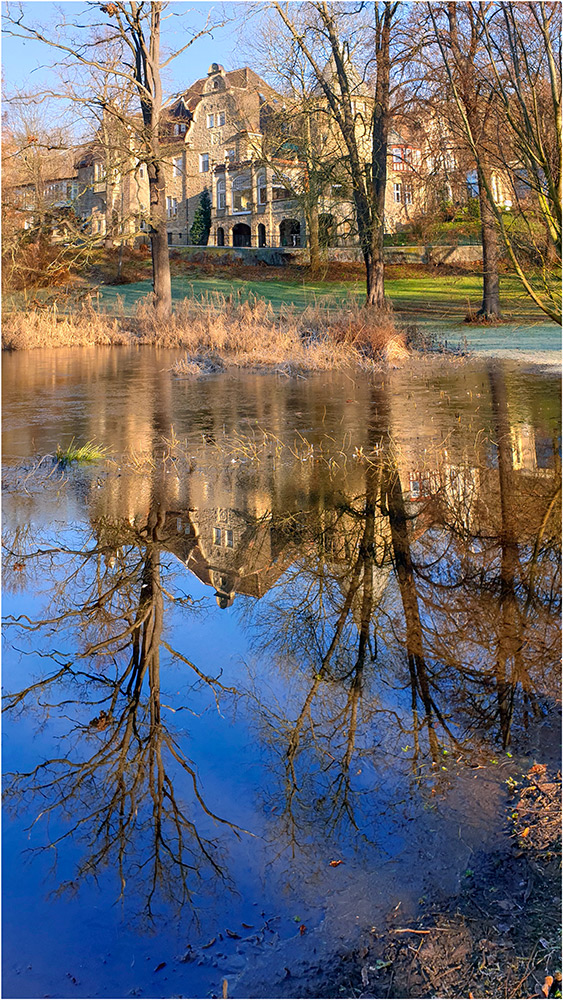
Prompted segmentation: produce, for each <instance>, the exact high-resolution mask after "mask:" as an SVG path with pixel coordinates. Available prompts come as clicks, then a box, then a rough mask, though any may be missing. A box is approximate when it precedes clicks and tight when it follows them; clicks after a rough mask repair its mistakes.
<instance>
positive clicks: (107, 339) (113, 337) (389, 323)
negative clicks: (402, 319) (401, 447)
mask: <svg viewBox="0 0 563 1000" xmlns="http://www.w3.org/2000/svg"><path fill="white" fill-rule="evenodd" d="M128 343H134V344H148V345H153V346H156V347H163V348H184V349H185V350H186V352H187V356H186V357H185V358H184V359H182V360H181V361H180V362H179V363H177V365H176V371H177V373H178V374H180V375H185V376H189V375H193V376H197V375H200V374H208V373H210V372H211V371H213V370H220V369H221V367H222V366H224V365H236V366H238V367H252V368H257V369H261V368H263V369H271V368H272V367H273V368H276V369H279V370H281V371H285V372H286V373H287V374H291V373H292V372H294V371H299V370H300V369H303V370H311V369H318V370H329V369H335V368H349V367H360V368H363V369H368V370H369V369H370V368H375V367H377V366H378V364H379V363H380V362H381V360H382V359H384V358H385V356H386V351H387V348H388V346H389V345H390V344H391V343H394V344H397V343H399V344H401V345H402V347H403V349H404V348H405V338H404V336H403V334H402V333H401V332H400V331H398V330H397V329H396V328H395V326H394V324H393V319H392V315H391V313H385V314H383V315H382V314H380V313H377V312H375V311H373V310H366V309H365V308H362V307H361V306H360V305H359V304H358V302H357V301H356V300H355V299H352V300H350V301H349V302H346V303H345V304H344V305H342V304H338V303H337V302H331V301H326V300H325V301H324V302H323V304H322V305H311V306H308V307H307V308H305V309H298V308H296V307H294V306H292V305H287V306H286V305H282V307H281V308H280V309H279V311H277V312H274V310H273V308H272V305H271V303H269V302H267V301H266V300H264V299H261V298H257V297H254V296H249V297H248V298H247V299H241V298H240V297H238V296H233V297H231V296H224V295H221V294H218V293H210V294H209V295H207V296H205V297H204V298H203V299H195V298H186V299H184V300H183V301H182V302H180V303H178V304H177V305H176V307H175V309H174V311H173V313H172V315H171V316H170V317H169V319H167V320H166V321H165V322H164V323H163V322H162V320H160V319H158V318H157V316H156V314H155V310H154V308H153V305H152V301H151V298H150V296H149V297H147V298H146V299H142V300H141V301H140V302H139V303H138V304H137V306H136V309H135V311H134V314H133V316H130V317H125V316H124V315H120V316H117V317H116V316H113V317H112V316H109V315H107V314H105V313H103V312H100V311H97V310H96V309H94V308H93V307H92V306H91V305H87V306H84V307H83V308H82V309H80V310H77V311H76V312H74V313H72V314H69V315H65V316H60V315H58V314H57V313H56V309H55V310H53V309H50V310H43V311H37V310H35V311H31V312H27V313H23V312H18V313H12V314H11V315H9V316H8V317H7V318H6V320H5V322H4V328H3V346H4V348H7V349H12V350H22V349H25V348H31V347H63V346H64V347H66V346H71V345H73V344H74V345H76V346H85V345H97V344H128Z"/></svg>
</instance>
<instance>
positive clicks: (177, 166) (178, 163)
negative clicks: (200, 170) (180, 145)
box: [172, 156, 184, 177]
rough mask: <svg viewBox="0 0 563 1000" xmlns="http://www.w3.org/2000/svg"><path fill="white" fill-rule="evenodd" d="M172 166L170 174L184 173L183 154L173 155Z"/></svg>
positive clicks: (179, 175)
mask: <svg viewBox="0 0 563 1000" xmlns="http://www.w3.org/2000/svg"><path fill="white" fill-rule="evenodd" d="M172 168H173V169H172V176H173V177H181V176H182V174H183V173H184V157H183V156H175V157H174V159H173V161H172Z"/></svg>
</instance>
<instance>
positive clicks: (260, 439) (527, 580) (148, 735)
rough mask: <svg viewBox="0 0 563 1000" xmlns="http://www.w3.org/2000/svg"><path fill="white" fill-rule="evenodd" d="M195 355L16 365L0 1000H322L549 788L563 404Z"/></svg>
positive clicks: (487, 372)
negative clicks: (224, 371) (78, 460)
mask: <svg viewBox="0 0 563 1000" xmlns="http://www.w3.org/2000/svg"><path fill="white" fill-rule="evenodd" d="M175 356H176V355H175V354H174V352H169V351H155V350H153V349H149V348H146V349H129V348H112V349H107V350H106V349H92V350H74V351H64V350H58V351H55V352H49V351H45V352H42V351H34V352H32V353H31V352H30V353H25V352H22V353H21V354H13V355H8V356H6V357H5V359H4V366H3V367H4V371H3V375H4V442H3V462H4V563H3V569H4V652H3V665H4V666H3V674H4V693H5V706H4V711H5V714H4V728H3V734H4V742H3V754H4V773H5V777H4V790H5V796H6V798H5V823H4V837H3V840H4V921H3V930H4V961H3V975H4V990H3V995H4V996H5V997H43V996H57V997H128V996H147V997H159V996H162V997H170V996H190V997H208V996H209V997H211V996H222V995H225V994H224V991H225V992H226V991H228V996H229V997H284V996H288V997H289V996H315V995H317V996H318V995H319V993H315V992H314V990H315V983H317V982H318V981H319V978H322V975H324V974H326V970H327V969H328V968H330V967H332V966H333V965H337V963H338V960H339V956H341V955H343V954H345V953H346V952H347V951H349V950H350V949H351V948H353V947H354V946H355V943H356V942H357V940H358V938H359V936H360V934H361V933H362V932H364V931H365V930H366V928H371V927H374V928H379V929H384V928H385V926H386V920H387V919H388V915H389V913H391V912H392V911H394V910H395V911H397V910H398V909H399V908H400V913H401V921H402V922H403V923H404V925H405V926H408V923H409V921H410V920H413V919H414V917H415V915H416V913H417V912H418V909H419V908H420V906H421V905H422V903H423V902H424V900H425V899H428V898H434V897H435V896H436V895H437V894H438V895H439V894H448V893H450V892H453V891H454V890H455V889H456V887H457V886H458V885H459V881H460V878H461V877H462V873H463V872H464V870H466V869H467V868H468V864H469V863H470V859H471V857H472V855H474V852H476V851H477V850H487V849H489V848H490V849H491V850H492V849H494V848H496V847H498V846H499V845H502V844H504V843H506V842H507V840H508V839H509V837H510V835H511V833H512V832H513V831H511V830H510V829H509V826H507V819H508V816H509V812H510V802H509V797H508V792H507V784H510V782H511V781H513V782H517V781H518V780H519V779H520V778H521V776H522V774H523V772H524V771H525V769H526V768H529V767H530V766H531V765H532V764H533V763H534V761H536V760H540V761H542V762H545V761H548V762H549V761H551V762H555V766H556V764H557V757H558V750H559V746H560V737H559V735H558V734H559V728H558V727H559V721H558V720H559V714H558V709H557V707H556V706H557V705H558V704H559V696H560V690H559V685H560V680H559V651H560V619H559V584H560V576H559V566H560V519H559V518H560V515H559V508H560V487H559V482H560V457H559V455H560V452H559V442H560V392H559V379H558V378H557V377H556V376H555V375H554V374H553V373H552V372H550V371H544V372H542V371H541V370H540V369H537V368H530V369H526V368H524V367H523V366H518V365H517V364H516V363H515V362H512V361H500V360H496V361H491V360H488V361H487V360H485V359H477V360H467V359H464V360H463V361H459V362H455V361H452V362H444V361H441V362H438V363H436V364H434V363H423V362H421V363H420V364H418V365H417V366H414V367H412V369H411V368H404V369H397V370H391V371H389V372H386V373H385V374H382V375H380V376H376V377H370V378H368V377H352V376H350V375H344V374H326V373H323V374H319V375H315V376H311V377H309V378H307V379H294V380H290V379H286V378H280V377H279V376H276V375H268V376H264V375H260V376H259V375H251V374H236V375H232V376H230V375H219V376H214V377H211V378H208V379H204V380H199V381H196V380H190V379H184V380H182V379H178V378H176V377H175V376H173V375H172V373H171V371H170V368H171V364H172V361H173V360H174V357H175ZM73 439H74V440H75V441H76V442H77V443H81V444H83V443H85V442H89V441H94V442H95V443H96V444H98V445H100V446H103V447H104V448H105V449H106V455H105V458H104V459H103V460H100V461H97V462H95V463H92V464H89V465H80V466H72V465H71V466H69V467H67V468H66V469H63V468H61V467H60V466H58V465H56V464H55V463H54V461H53V459H52V457H51V456H52V455H53V454H54V453H55V451H56V449H57V446H58V445H60V446H61V447H62V448H65V447H66V446H67V445H68V444H69V443H70V442H71V441H72V440H73ZM225 981H226V982H225Z"/></svg>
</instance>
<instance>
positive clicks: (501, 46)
mask: <svg viewBox="0 0 563 1000" xmlns="http://www.w3.org/2000/svg"><path fill="white" fill-rule="evenodd" d="M446 7H447V11H446V16H447V23H448V29H447V30H446V31H444V29H443V27H442V26H441V24H440V15H441V13H442V8H440V7H439V6H438V5H435V4H428V9H429V11H430V16H431V18H432V22H433V25H434V31H435V38H436V41H437V44H438V46H439V49H440V53H441V56H442V59H443V63H444V66H445V69H446V72H447V76H448V80H449V83H450V86H451V88H452V93H453V96H454V99H455V102H456V105H457V108H458V111H459V113H460V117H461V120H462V123H463V128H464V132H465V136H466V139H467V142H468V144H469V146H470V148H471V150H472V152H473V155H474V158H475V162H476V164H477V172H478V178H479V198H480V206H481V218H482V221H483V222H484V224H485V225H484V228H483V254H484V271H485V281H486V280H487V270H489V271H490V270H491V264H490V262H489V261H488V257H489V256H491V260H492V259H493V258H494V255H495V253H496V252H497V251H496V249H495V242H496V237H495V236H494V230H495V229H496V230H498V232H499V233H500V237H501V241H502V243H503V245H504V247H505V249H506V251H507V253H508V257H509V259H510V261H511V263H512V265H513V267H514V269H515V271H516V274H517V276H518V278H519V279H520V281H521V283H522V285H523V287H524V289H525V291H526V293H527V294H528V295H529V297H530V298H531V299H532V300H533V301H534V302H535V303H536V305H537V306H539V308H540V309H542V311H543V312H545V313H546V315H548V316H549V317H550V318H551V319H553V320H554V321H555V322H558V323H560V322H561V296H560V281H559V278H558V275H557V273H556V271H557V269H556V268H554V267H553V263H554V262H553V254H552V253H549V254H548V255H547V257H544V259H543V260H541V261H540V265H541V266H540V270H541V274H540V278H541V283H540V287H539V288H538V287H537V285H536V284H535V283H534V281H533V279H532V278H530V275H529V270H528V265H529V259H528V261H523V260H522V259H521V257H520V255H519V253H518V250H519V243H520V240H521V235H519V232H518V228H516V229H514V228H513V229H511V227H510V226H509V225H508V223H507V219H506V217H505V214H504V212H503V208H502V206H500V205H499V204H498V198H497V197H496V193H495V190H494V185H493V178H492V167H493V166H494V165H495V163H496V164H497V165H498V166H499V167H500V168H501V170H502V172H503V173H504V175H505V176H506V177H508V178H510V179H511V184H512V190H513V200H514V204H515V206H516V207H517V206H518V203H519V201H520V199H521V194H520V191H519V189H521V188H522V187H525V188H527V191H528V194H529V195H530V196H532V197H531V198H524V201H523V204H522V208H521V211H520V213H519V216H520V219H521V221H522V222H523V224H524V226H525V227H526V228H527V230H528V234H529V237H530V238H529V241H528V247H530V245H531V246H532V247H534V246H536V248H537V239H536V236H535V234H534V226H535V225H537V220H536V219H535V218H534V216H535V214H536V208H537V210H538V214H539V217H540V218H541V219H542V220H543V223H544V226H545V232H546V233H547V237H548V242H550V243H551V247H552V249H553V250H554V252H555V255H556V256H557V257H558V259H559V260H560V259H561V68H560V67H561V64H560V39H561V31H560V5H559V4H553V3H543V2H541V3H535V2H532V3H522V4H508V3H495V4H492V3H487V4H472V3H468V4H465V5H464V6H463V13H464V16H465V17H466V18H467V19H468V22H469V24H470V28H471V45H470V49H469V50H467V51H466V52H464V51H462V47H461V44H460V33H459V30H458V24H459V5H458V4H455V3H448V4H447V5H446ZM477 40H478V41H479V44H480V46H481V47H482V51H484V53H485V56H486V61H485V62H484V63H483V62H481V65H480V66H479V67H478V68H476V67H475V66H472V65H471V58H472V53H473V56H474V55H475V52H476V44H477ZM468 78H469V79H472V80H473V84H472V85H471V86H470V87H469V88H468V87H467V85H466V81H467V79H468ZM476 90H480V91H481V92H482V93H483V94H484V96H485V99H486V105H487V106H489V107H494V108H496V109H497V114H498V122H499V124H498V125H497V129H496V133H495V136H494V143H493V140H492V137H491V136H490V135H489V137H488V138H487V141H485V142H483V129H482V120H481V116H480V115H479V114H476V110H477V109H476V107H475V102H474V100H472V94H473V93H474V92H475V91H476ZM493 148H494V152H493ZM534 202H535V204H534ZM490 239H492V240H493V243H492V247H493V250H492V254H490V255H489V254H487V250H486V244H487V243H488V242H489V241H490ZM491 280H492V279H491ZM493 293H494V284H493ZM491 301H492V300H491ZM485 305H486V303H485V294H484V299H483V307H482V309H483V312H485Z"/></svg>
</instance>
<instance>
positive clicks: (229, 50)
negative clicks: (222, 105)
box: [1, 0, 254, 117]
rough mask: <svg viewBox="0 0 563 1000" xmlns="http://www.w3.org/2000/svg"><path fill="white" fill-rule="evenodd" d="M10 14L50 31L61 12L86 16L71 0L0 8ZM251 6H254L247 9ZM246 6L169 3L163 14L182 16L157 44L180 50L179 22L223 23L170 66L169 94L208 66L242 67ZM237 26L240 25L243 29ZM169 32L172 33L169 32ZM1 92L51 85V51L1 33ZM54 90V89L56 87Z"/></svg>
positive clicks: (32, 0) (189, 0)
mask: <svg viewBox="0 0 563 1000" xmlns="http://www.w3.org/2000/svg"><path fill="white" fill-rule="evenodd" d="M8 7H9V8H10V9H11V10H12V11H14V10H17V9H18V8H19V7H21V8H22V9H23V12H24V20H25V22H26V23H28V24H29V25H30V26H32V27H34V26H36V27H38V26H42V27H44V26H47V28H49V26H50V27H51V31H52V26H53V25H54V24H56V23H57V21H58V20H60V15H59V13H58V12H60V11H62V12H63V14H64V15H65V17H66V18H71V17H72V18H76V17H77V15H79V16H80V18H81V23H84V24H87V23H88V20H89V18H91V17H92V14H91V12H89V11H88V6H87V4H85V3H77V2H75V0H67V2H65V0H63V2H62V3H61V2H59V3H56V4H55V3H51V2H40V0H24V2H23V3H21V4H20V3H12V2H10V3H9V4H8V3H6V2H4V3H2V11H3V13H5V11H6V9H7V8H8ZM253 7H254V5H253ZM253 7H252V8H251V5H250V4H249V3H248V2H245V0H240V2H234V3H233V2H228V3H222V2H220V0H178V2H173V3H171V4H170V7H169V9H168V13H170V12H171V11H173V12H174V13H176V12H182V13H183V14H184V17H183V18H182V19H181V20H180V19H175V18H171V19H170V21H169V22H168V23H167V24H165V25H164V28H163V32H162V41H163V44H167V45H171V46H172V45H175V46H178V47H180V45H181V44H182V36H183V29H182V24H183V23H185V24H186V25H189V26H190V27H192V28H200V27H202V26H203V25H204V23H205V21H206V19H207V18H209V21H210V22H211V23H219V22H225V23H224V24H223V25H222V26H221V25H220V24H219V26H218V27H216V28H214V29H213V31H212V34H211V36H204V37H202V38H200V39H198V40H197V41H195V42H194V44H193V45H192V46H190V48H189V49H188V50H187V51H186V52H184V53H183V54H182V55H180V56H179V57H178V59H177V60H174V62H173V63H171V65H170V68H169V70H168V71H167V79H166V80H165V84H166V89H167V90H168V91H169V92H177V91H180V90H183V89H186V88H187V87H188V86H189V85H190V84H191V83H193V82H194V80H197V79H198V78H199V77H202V76H206V74H207V70H208V68H209V65H210V64H211V63H212V62H218V63H221V64H222V65H223V66H224V67H225V69H227V70H229V69H237V68H238V67H240V66H245V65H248V64H249V63H250V61H251V56H250V54H249V52H248V49H247V48H246V45H245V42H247V41H248V40H249V39H250V38H251V37H252V33H253V27H252V25H253V18H252V17H250V14H251V10H252V9H253ZM243 22H246V23H244V24H243ZM171 28H172V30H171ZM1 55H2V88H3V95H4V98H6V96H9V95H10V94H12V93H13V92H14V91H22V90H23V91H25V90H26V89H29V88H33V89H34V90H35V89H38V88H41V87H43V86H49V85H51V86H55V84H54V81H56V79H57V78H56V77H55V76H54V75H53V73H52V71H50V69H49V67H50V66H51V65H52V64H53V63H54V62H55V61H56V60H57V58H58V57H57V53H56V50H55V49H53V48H51V47H49V46H46V45H44V44H42V43H40V42H37V41H32V40H25V41H24V40H23V39H20V38H13V37H10V36H9V35H8V34H7V33H6V32H4V33H3V36H2V48H1ZM56 86H57V87H59V88H60V85H59V84H56ZM45 114H46V116H49V114H51V115H55V117H56V108H53V107H52V108H51V110H50V111H49V110H48V109H47V108H46V109H45Z"/></svg>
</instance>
